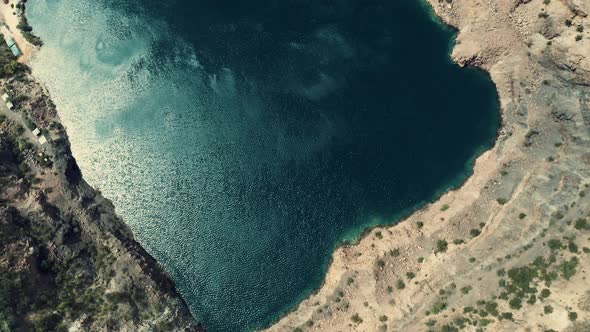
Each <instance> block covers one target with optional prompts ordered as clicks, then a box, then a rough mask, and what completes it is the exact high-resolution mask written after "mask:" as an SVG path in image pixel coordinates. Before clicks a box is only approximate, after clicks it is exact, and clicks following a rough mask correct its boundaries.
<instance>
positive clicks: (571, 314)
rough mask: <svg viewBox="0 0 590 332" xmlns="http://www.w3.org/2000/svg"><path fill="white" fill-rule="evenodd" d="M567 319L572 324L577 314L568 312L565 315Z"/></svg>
mask: <svg viewBox="0 0 590 332" xmlns="http://www.w3.org/2000/svg"><path fill="white" fill-rule="evenodd" d="M567 317H568V318H569V319H570V320H571V321H572V322H573V321H575V320H576V319H578V313H577V312H574V311H570V312H568V313H567Z"/></svg>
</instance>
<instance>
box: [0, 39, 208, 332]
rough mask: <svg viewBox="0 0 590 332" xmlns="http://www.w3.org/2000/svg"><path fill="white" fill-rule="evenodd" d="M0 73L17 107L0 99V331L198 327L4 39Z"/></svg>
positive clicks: (166, 329)
mask: <svg viewBox="0 0 590 332" xmlns="http://www.w3.org/2000/svg"><path fill="white" fill-rule="evenodd" d="M0 75H1V78H0V84H1V85H2V86H3V91H1V92H2V94H3V93H4V92H6V93H7V94H8V95H9V96H10V99H11V100H12V102H13V103H14V105H15V108H14V110H12V111H11V110H8V109H7V108H6V107H5V105H4V103H3V102H1V103H0V331H65V330H70V331H203V330H204V329H203V327H202V326H201V325H200V324H198V323H196V322H195V321H194V320H193V318H192V317H191V314H190V312H189V310H188V308H187V306H186V304H185V303H184V302H183V300H182V299H181V297H180V296H179V294H178V293H177V291H176V289H175V287H174V284H173V283H172V281H171V280H170V278H169V276H168V275H167V274H166V273H165V272H164V271H163V270H162V268H161V267H160V266H159V265H158V263H157V262H156V261H155V260H154V259H153V258H152V257H151V256H150V255H149V254H148V253H147V252H146V251H145V250H144V249H143V248H142V247H141V246H140V245H139V244H138V243H137V242H136V241H135V240H134V238H133V234H132V233H131V231H130V230H129V228H128V227H127V226H126V225H125V224H124V223H123V221H122V220H121V219H120V218H119V217H117V215H116V214H115V211H114V207H113V205H112V204H111V202H109V201H108V200H106V199H105V198H104V197H102V196H101V194H100V193H99V192H97V191H96V190H94V189H93V188H91V187H90V186H89V185H88V184H87V183H86V182H85V181H84V179H83V178H82V174H81V172H80V170H79V168H78V166H77V164H76V161H75V160H74V158H73V157H72V154H71V152H70V145H69V141H68V137H67V134H66V132H65V130H64V128H63V126H62V125H61V124H60V121H59V118H58V115H57V113H56V110H55V106H54V105H53V103H52V102H51V100H50V99H49V98H48V96H47V94H46V93H45V91H44V89H43V88H42V87H41V86H40V85H39V84H37V83H36V82H35V81H34V79H33V78H32V77H31V76H30V73H29V70H28V68H27V67H26V66H24V65H21V64H19V63H17V62H16V61H14V59H13V58H12V55H11V54H10V52H9V51H8V49H7V47H6V46H5V45H4V43H2V46H1V47H0ZM36 128H38V130H39V131H35V129H36ZM41 137H44V138H46V139H47V142H46V143H44V144H42V142H43V140H40V138H41Z"/></svg>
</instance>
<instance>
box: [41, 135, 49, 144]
mask: <svg viewBox="0 0 590 332" xmlns="http://www.w3.org/2000/svg"><path fill="white" fill-rule="evenodd" d="M45 143H47V138H45V136H41V137H39V144H41V145H43V144H45Z"/></svg>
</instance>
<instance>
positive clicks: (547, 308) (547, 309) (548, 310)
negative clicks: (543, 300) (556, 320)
mask: <svg viewBox="0 0 590 332" xmlns="http://www.w3.org/2000/svg"><path fill="white" fill-rule="evenodd" d="M543 312H544V313H545V314H546V315H549V314H551V313H553V307H552V306H550V305H546V306H544V307H543Z"/></svg>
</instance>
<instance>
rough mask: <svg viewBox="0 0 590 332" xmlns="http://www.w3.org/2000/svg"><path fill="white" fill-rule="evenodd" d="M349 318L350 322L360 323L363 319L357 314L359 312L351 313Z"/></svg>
mask: <svg viewBox="0 0 590 332" xmlns="http://www.w3.org/2000/svg"><path fill="white" fill-rule="evenodd" d="M350 320H352V322H353V323H355V324H360V323H362V322H363V319H362V318H361V316H359V314H354V315H352V317H350Z"/></svg>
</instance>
